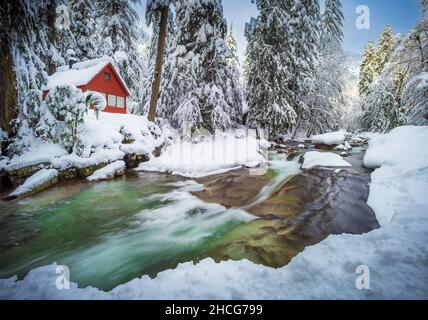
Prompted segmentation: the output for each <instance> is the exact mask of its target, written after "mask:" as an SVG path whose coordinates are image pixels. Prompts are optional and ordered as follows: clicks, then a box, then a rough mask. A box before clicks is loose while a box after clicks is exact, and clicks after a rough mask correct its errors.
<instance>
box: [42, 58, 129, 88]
mask: <svg viewBox="0 0 428 320" xmlns="http://www.w3.org/2000/svg"><path fill="white" fill-rule="evenodd" d="M108 64H111V65H112V66H113V68H114V71H115V72H116V74H117V76H118V77H119V79H120V81H121V82H122V84H123V86H124V87H125V89H126V91H128V94H129V93H130V90H129V88H128V87H127V85H126V83H125V81H124V80H123V78H122V77H121V75H120V74H119V71H118V70H117V69H116V68H115V66H114V60H113V59H112V58H110V57H103V58H98V59H92V60H87V61H83V62H78V63H75V64H73V67H72V69H70V68H69V66H61V67H59V68H58V69H57V72H55V73H54V74H53V75H51V76H50V77H48V83H47V85H46V86H44V87H43V89H42V90H50V89H52V88H55V87H57V86H60V85H74V86H76V87H78V86H84V85H86V84H88V83H89V82H90V81H91V80H92V79H93V78H94V77H95V76H96V75H97V74H98V73H99V72H100V71H101V70H102V69H103V68H104V67H105V66H107V65H108Z"/></svg>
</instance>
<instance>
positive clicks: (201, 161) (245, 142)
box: [138, 133, 267, 178]
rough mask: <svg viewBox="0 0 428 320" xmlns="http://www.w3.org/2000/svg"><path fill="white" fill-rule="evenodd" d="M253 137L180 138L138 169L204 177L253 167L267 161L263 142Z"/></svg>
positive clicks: (228, 135)
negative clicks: (191, 140)
mask: <svg viewBox="0 0 428 320" xmlns="http://www.w3.org/2000/svg"><path fill="white" fill-rule="evenodd" d="M266 143H267V142H266V141H259V140H257V139H256V138H254V137H252V136H239V135H236V134H232V133H222V134H217V135H215V136H212V137H206V138H205V139H204V140H203V141H202V142H199V143H192V142H190V141H183V140H179V141H177V142H175V143H174V144H172V145H171V146H170V147H169V148H167V149H166V150H165V152H164V153H163V154H162V155H161V156H160V157H159V158H154V157H153V158H152V159H151V160H150V161H149V162H146V163H142V164H141V165H140V166H139V168H138V170H140V171H159V172H170V173H172V174H177V175H181V176H185V177H193V178H198V177H203V176H209V175H212V174H217V173H222V172H226V171H228V170H233V169H237V168H240V167H242V166H247V167H256V166H258V165H260V164H263V163H265V162H266V161H267V160H266V159H265V157H264V155H263V144H266Z"/></svg>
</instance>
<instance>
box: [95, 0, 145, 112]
mask: <svg viewBox="0 0 428 320" xmlns="http://www.w3.org/2000/svg"><path fill="white" fill-rule="evenodd" d="M138 3H140V0H129V1H128V0H102V1H101V0H98V1H97V8H98V9H97V10H98V15H99V16H100V19H98V29H99V30H100V34H99V43H98V55H99V56H109V57H112V58H114V60H115V63H116V66H117V67H118V69H119V72H120V74H121V75H122V76H123V78H124V80H125V82H126V84H127V85H128V87H129V89H130V90H131V98H130V100H129V102H128V105H129V106H130V109H132V110H135V109H137V106H135V105H134V104H137V105H139V104H140V103H141V100H142V97H141V90H140V88H141V79H143V75H142V73H143V71H142V57H141V56H140V55H139V52H138V28H137V23H138V21H139V16H138V13H137V12H136V11H135V9H134V7H133V4H138Z"/></svg>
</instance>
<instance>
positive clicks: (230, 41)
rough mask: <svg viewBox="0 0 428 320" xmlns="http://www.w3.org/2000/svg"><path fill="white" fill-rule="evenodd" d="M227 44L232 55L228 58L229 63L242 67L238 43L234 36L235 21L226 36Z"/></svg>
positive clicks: (233, 66)
mask: <svg viewBox="0 0 428 320" xmlns="http://www.w3.org/2000/svg"><path fill="white" fill-rule="evenodd" d="M226 46H227V47H228V48H229V50H230V56H229V58H228V59H227V63H228V64H229V66H230V67H231V68H237V69H239V67H240V64H241V63H240V62H239V57H238V44H237V43H236V40H235V37H234V36H233V23H231V24H230V27H229V30H228V32H227V36H226Z"/></svg>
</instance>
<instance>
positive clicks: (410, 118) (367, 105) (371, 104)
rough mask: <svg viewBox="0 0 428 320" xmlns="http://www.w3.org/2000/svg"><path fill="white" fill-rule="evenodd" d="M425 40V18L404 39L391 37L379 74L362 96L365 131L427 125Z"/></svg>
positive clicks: (427, 53) (427, 48)
mask: <svg viewBox="0 0 428 320" xmlns="http://www.w3.org/2000/svg"><path fill="white" fill-rule="evenodd" d="M388 38H390V37H389V36H388ZM381 39H382V37H381ZM427 40H428V20H427V19H423V20H422V21H420V22H419V23H418V24H417V25H416V27H415V28H414V29H413V30H411V31H410V32H409V33H408V34H407V35H405V36H404V37H403V38H401V39H394V44H393V45H392V46H391V49H390V52H389V53H388V54H387V55H386V62H385V64H384V67H383V69H382V70H381V73H380V74H375V76H374V81H373V83H372V84H370V85H369V87H368V90H367V93H366V94H365V95H364V96H362V97H361V101H360V105H361V109H362V111H363V115H362V119H361V126H362V128H363V129H364V130H367V131H378V132H388V131H390V130H392V129H393V128H395V127H397V126H399V125H403V124H410V125H426V124H428V108H427V104H428V90H427V89H428V82H427V81H426V79H427V74H428V58H427V57H428V45H427ZM380 43H381V42H380ZM379 51H380V50H378V52H379ZM376 58H377V61H382V60H381V59H380V58H379V57H376ZM379 70H380V68H379Z"/></svg>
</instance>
